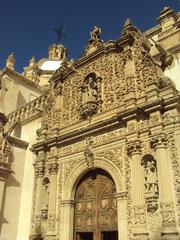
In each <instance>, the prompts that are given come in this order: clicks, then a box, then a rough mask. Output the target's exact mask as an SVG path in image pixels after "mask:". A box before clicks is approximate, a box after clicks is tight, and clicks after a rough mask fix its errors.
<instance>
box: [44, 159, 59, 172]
mask: <svg viewBox="0 0 180 240" xmlns="http://www.w3.org/2000/svg"><path fill="white" fill-rule="evenodd" d="M47 166H48V170H49V173H50V175H56V174H57V173H58V163H57V162H56V161H51V162H48V164H47Z"/></svg>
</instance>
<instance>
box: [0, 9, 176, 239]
mask: <svg viewBox="0 0 180 240" xmlns="http://www.w3.org/2000/svg"><path fill="white" fill-rule="evenodd" d="M158 23H159V25H158V26H156V27H154V28H152V29H150V30H148V31H146V32H145V33H142V32H141V31H140V30H139V29H138V28H137V27H135V26H134V25H133V23H132V22H131V20H129V19H128V20H127V21H126V22H125V25H124V28H123V31H122V33H121V35H120V37H119V39H118V40H116V41H113V40H110V41H108V42H106V43H105V42H104V41H103V40H102V39H101V29H100V28H99V27H97V26H95V27H94V29H93V30H92V32H91V33H90V39H89V42H88V44H87V46H86V49H85V52H84V54H83V56H82V57H81V58H79V59H78V60H70V61H68V60H67V50H66V49H65V48H64V47H63V46H62V45H58V44H54V45H52V46H51V47H50V48H49V58H48V59H42V60H40V61H39V62H36V60H35V58H32V59H31V60H30V62H29V66H28V67H25V68H24V72H23V73H22V74H19V73H16V71H15V70H14V62H15V60H14V56H13V54H11V55H10V56H9V58H8V60H7V64H6V68H4V69H3V70H2V71H1V115H0V120H1V122H0V123H1V128H0V130H1V155H0V156H1V159H0V193H1V195H0V197H1V199H0V204H1V205H0V207H1V215H0V219H1V225H0V238H1V239H2V240H6V239H8V240H9V239H10V240H16V239H17V240H27V239H31V240H38V239H44V240H55V239H56V240H118V239H119V240H160V239H166V240H169V239H176V240H178V239H180V112H179V111H180V109H179V101H180V95H179V90H180V83H179V76H180V15H179V14H178V13H176V12H174V11H173V10H172V9H170V8H169V7H165V8H164V9H163V10H162V12H161V14H160V17H159V18H158ZM15 85H16V88H14V86H15ZM9 97H11V98H12V100H13V102H12V104H9ZM13 104H14V105H13Z"/></svg>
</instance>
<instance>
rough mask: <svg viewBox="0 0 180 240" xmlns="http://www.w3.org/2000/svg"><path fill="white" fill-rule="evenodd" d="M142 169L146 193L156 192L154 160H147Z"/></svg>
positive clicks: (156, 179) (156, 180)
mask: <svg viewBox="0 0 180 240" xmlns="http://www.w3.org/2000/svg"><path fill="white" fill-rule="evenodd" d="M144 171H145V187H146V193H156V192H158V184H157V182H158V178H157V169H156V162H155V161H154V160H151V161H149V160H148V161H147V164H146V166H145V170H144Z"/></svg>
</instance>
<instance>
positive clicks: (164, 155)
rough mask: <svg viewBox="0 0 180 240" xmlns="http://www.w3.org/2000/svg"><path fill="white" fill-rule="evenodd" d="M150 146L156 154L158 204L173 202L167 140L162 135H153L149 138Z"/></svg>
mask: <svg viewBox="0 0 180 240" xmlns="http://www.w3.org/2000/svg"><path fill="white" fill-rule="evenodd" d="M151 145H152V147H153V148H154V149H155V151H156V154H157V171H158V183H159V199H160V202H170V201H173V191H172V181H171V171H170V169H171V167H170V162H169V159H168V152H167V150H166V148H167V138H166V135H165V134H164V133H160V134H157V135H154V136H153V137H152V138H151Z"/></svg>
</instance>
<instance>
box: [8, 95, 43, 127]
mask: <svg viewBox="0 0 180 240" xmlns="http://www.w3.org/2000/svg"><path fill="white" fill-rule="evenodd" d="M46 99H47V94H43V95H41V96H40V97H38V98H36V99H34V100H33V101H31V102H29V103H27V104H25V105H24V106H23V107H21V108H20V109H18V110H16V111H14V112H12V113H10V114H9V115H8V122H9V124H11V125H12V124H14V123H15V122H17V121H20V122H23V121H26V120H29V119H31V118H36V117H37V116H41V114H42V111H43V106H44V103H45V101H46Z"/></svg>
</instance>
